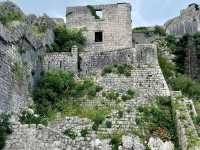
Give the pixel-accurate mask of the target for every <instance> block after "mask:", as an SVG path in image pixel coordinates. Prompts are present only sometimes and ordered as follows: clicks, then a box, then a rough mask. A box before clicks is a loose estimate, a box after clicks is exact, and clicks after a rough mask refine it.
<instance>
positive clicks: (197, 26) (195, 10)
mask: <svg viewBox="0 0 200 150" xmlns="http://www.w3.org/2000/svg"><path fill="white" fill-rule="evenodd" d="M164 26H165V28H166V32H167V33H169V34H174V35H178V36H180V35H183V34H185V33H195V32H199V31H200V9H199V5H197V4H190V5H189V6H188V8H186V9H183V10H182V11H181V13H180V16H178V17H175V18H173V19H170V20H169V21H167V22H166V23H165V24H164Z"/></svg>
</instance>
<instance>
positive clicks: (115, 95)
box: [105, 91, 119, 100]
mask: <svg viewBox="0 0 200 150" xmlns="http://www.w3.org/2000/svg"><path fill="white" fill-rule="evenodd" d="M105 97H106V98H107V99H109V100H117V99H118V97H119V93H118V92H115V91H108V92H106V93H105Z"/></svg>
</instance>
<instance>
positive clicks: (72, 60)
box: [44, 49, 78, 74]
mask: <svg viewBox="0 0 200 150" xmlns="http://www.w3.org/2000/svg"><path fill="white" fill-rule="evenodd" d="M44 69H45V70H51V69H63V70H68V71H72V72H73V73H76V74H77V73H78V49H75V50H73V51H72V52H61V53H58V52H57V53H47V54H46V55H45V56H44Z"/></svg>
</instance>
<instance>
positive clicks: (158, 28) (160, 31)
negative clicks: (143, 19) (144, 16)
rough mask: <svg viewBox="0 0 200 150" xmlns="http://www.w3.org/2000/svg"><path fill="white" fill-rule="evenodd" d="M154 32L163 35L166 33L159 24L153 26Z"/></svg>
mask: <svg viewBox="0 0 200 150" xmlns="http://www.w3.org/2000/svg"><path fill="white" fill-rule="evenodd" d="M154 33H155V34H158V35H160V36H165V35H166V31H165V29H164V28H163V27H161V26H155V27H154Z"/></svg>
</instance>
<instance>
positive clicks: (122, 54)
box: [80, 48, 135, 75]
mask: <svg viewBox="0 0 200 150" xmlns="http://www.w3.org/2000/svg"><path fill="white" fill-rule="evenodd" d="M134 54H135V49H134V48H131V49H121V50H115V51H107V52H87V53H82V54H80V58H81V60H80V68H81V70H80V71H81V72H80V74H81V75H86V74H93V73H95V72H96V71H98V70H99V69H102V68H104V67H105V66H106V65H111V64H124V63H127V64H132V63H133V62H134Z"/></svg>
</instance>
